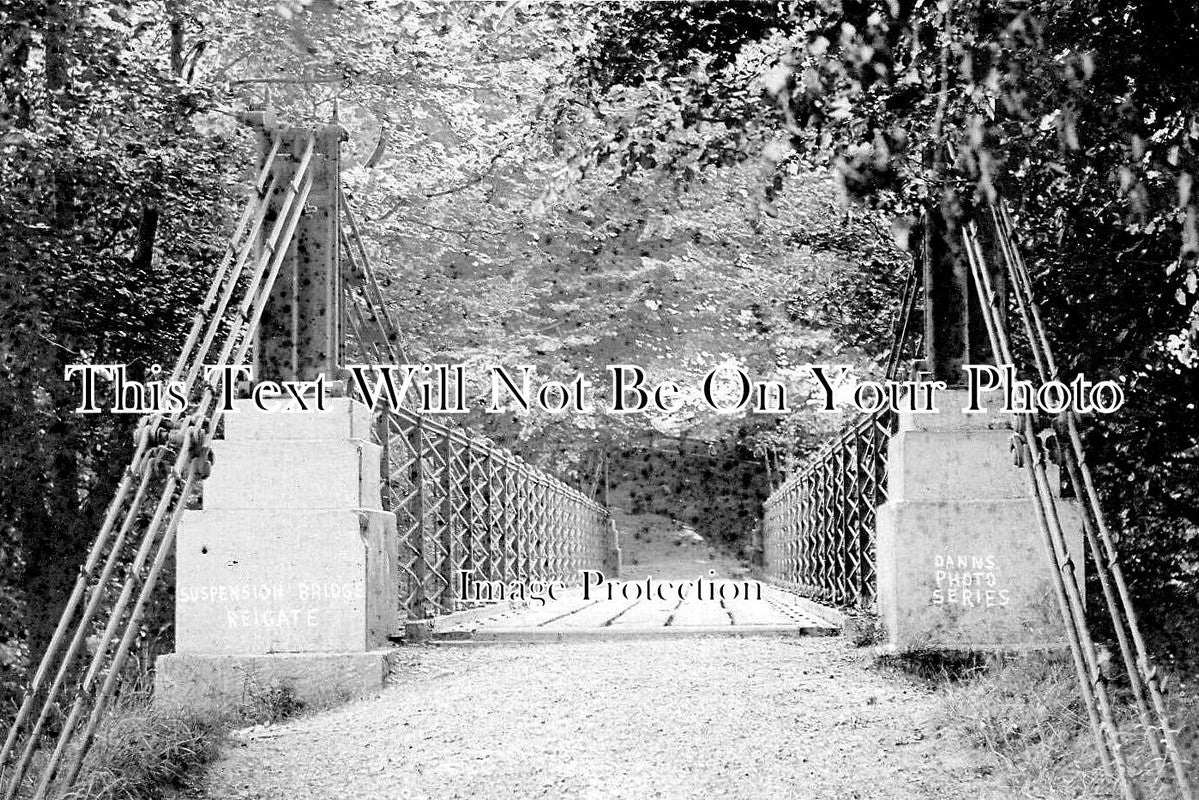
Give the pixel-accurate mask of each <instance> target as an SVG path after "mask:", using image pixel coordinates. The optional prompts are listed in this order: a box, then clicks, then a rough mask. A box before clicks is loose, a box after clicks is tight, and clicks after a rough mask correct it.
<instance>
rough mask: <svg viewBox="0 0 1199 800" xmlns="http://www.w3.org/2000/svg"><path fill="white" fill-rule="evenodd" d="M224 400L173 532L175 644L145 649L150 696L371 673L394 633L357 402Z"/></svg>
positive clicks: (392, 527)
mask: <svg viewBox="0 0 1199 800" xmlns="http://www.w3.org/2000/svg"><path fill="white" fill-rule="evenodd" d="M326 405H327V407H328V408H327V410H326V411H323V412H317V411H309V412H295V413H287V412H275V413H267V412H263V411H260V410H258V409H256V408H255V407H254V406H253V405H252V404H251V403H249V402H248V401H238V404H237V408H236V411H234V412H231V413H229V414H228V415H227V416H226V419H225V438H224V439H223V440H219V441H217V442H215V443H214V445H213V453H214V457H215V458H214V469H213V474H212V477H211V478H210V479H209V480H207V481H205V483H204V487H203V508H202V509H199V510H189V511H187V512H185V513H184V515H183V519H182V522H181V524H180V526H179V532H178V537H177V539H176V545H175V556H176V581H175V653H174V654H173V655H169V656H164V657H162V658H159V659H158V663H157V676H156V680H155V689H156V692H157V694H158V697H159V699H160V700H161V701H162V702H166V703H173V704H177V705H180V704H181V705H186V706H209V707H212V706H218V707H220V706H224V707H227V708H233V707H236V706H238V705H240V704H243V703H245V702H247V701H251V700H252V699H253V697H252V695H253V693H254V691H255V690H256V689H257V690H264V689H270V688H273V687H278V686H283V687H288V688H290V689H291V691H293V692H294V693H295V695H296V697H297V698H298V699H300V700H303V701H305V702H307V703H319V704H324V703H328V702H330V701H333V700H338V699H345V698H350V697H357V696H360V695H362V694H364V693H369V692H373V691H375V690H377V689H378V688H379V687H380V686H382V684H383V676H384V673H385V671H386V669H385V667H386V665H385V660H386V659H385V656H386V652H387V650H386V648H387V647H388V645H389V643H390V640H391V638H392V637H394V636H396V635H397V634H398V633H399V597H398V580H397V577H396V570H397V569H398V567H397V561H398V551H397V547H398V539H397V533H396V524H395V515H394V514H392V513H390V512H387V511H384V510H383V509H382V507H381V495H380V479H381V471H380V470H381V464H380V459H381V448H380V446H379V445H378V444H375V443H372V442H371V440H370V434H371V425H370V422H371V416H370V411H369V409H367V408H366V407H365V406H364V405H362V404H361V403H357V402H354V401H352V400H349V399H347V398H326Z"/></svg>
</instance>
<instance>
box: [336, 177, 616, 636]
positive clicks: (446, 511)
mask: <svg viewBox="0 0 1199 800" xmlns="http://www.w3.org/2000/svg"><path fill="white" fill-rule="evenodd" d="M340 202H341V205H342V209H343V214H344V215H345V218H346V220H347V222H349V229H348V230H346V231H343V235H342V246H343V254H344V255H345V256H346V262H347V265H348V267H349V268H350V272H351V274H350V275H349V276H348V277H349V278H350V279H349V280H346V281H345V282H344V294H345V296H344V299H345V303H344V311H345V316H346V322H347V329H348V330H349V331H351V332H352V333H353V336H352V337H350V340H349V341H348V344H349V345H350V346H356V347H357V348H358V350H359V355H360V356H362V357H363V358H367V359H373V360H374V362H375V363H376V364H382V363H386V364H397V363H406V361H407V359H406V355H405V354H404V353H402V352H401V349H400V348H401V342H400V336H399V326H398V325H397V324H396V323H395V322H394V321H393V320H392V319H391V315H390V313H389V312H388V310H387V308H386V306H385V304H384V298H383V295H382V292H381V291H380V290H379V287H378V281H377V279H376V277H375V274H374V269H373V267H372V265H371V263H370V258H369V256H368V254H367V252H366V248H365V247H364V246H363V244H362V240H361V238H360V234H359V230H358V226H357V222H356V219H355V216H354V212H353V210H352V209H351V208H350V205H349V203H348V201H347V200H346V198H345V196H344V194H342V195H341V197H340ZM375 431H376V434H375V438H376V439H377V440H378V443H379V444H381V445H383V448H384V457H383V472H384V474H383V476H382V478H383V484H382V485H383V493H384V498H383V500H384V505H385V507H386V508H388V509H389V510H391V511H393V512H395V513H396V519H397V524H398V525H399V526H400V531H399V534H400V547H401V551H402V552H401V558H400V570H401V573H402V574H401V576H400V578H401V586H400V595H401V597H400V600H401V605H402V607H403V609H404V611H405V613H406V614H407V616H408V618H409V619H427V618H429V617H433V616H437V615H439V614H446V613H451V612H453V611H456V610H458V609H460V608H462V607H463V606H464V605H468V604H470V603H471V602H472V601H473V600H474V598H470V597H462V596H460V594H461V592H460V591H459V589H460V588H461V587H460V586H459V584H458V581H456V577H457V576H458V575H459V574H460V572H461V571H463V570H465V571H466V572H467V573H468V574H469V576H470V577H471V578H472V579H474V580H478V581H488V582H500V583H504V584H511V583H512V582H514V581H525V582H527V581H533V580H536V581H548V580H553V581H561V582H563V583H566V584H574V583H577V582H578V580H579V573H580V570H582V569H584V568H601V567H603V566H605V563H606V561H607V558H608V554H609V552H610V549H611V548H612V547H614V546H615V543H614V541H613V538H612V537H613V528H612V522H611V517H610V515H609V513H608V510H607V509H606V508H604V507H603V506H602V505H600V504H599V503H597V502H595V501H594V500H592V499H590V498H588V497H587V496H586V495H584V494H583V493H582V492H581V491H579V490H578V489H576V488H574V487H571V486H569V485H567V484H566V483H565V482H564V481H562V480H561V479H559V478H557V477H555V476H553V475H550V474H549V473H547V472H545V471H543V470H541V469H538V468H537V467H534V466H532V465H530V464H527V463H525V462H524V461H523V460H522V459H521V458H520V457H519V456H517V455H515V454H513V453H512V452H510V451H508V450H506V449H504V448H502V447H500V446H498V445H497V444H495V443H494V442H492V441H490V440H488V439H487V438H486V437H481V436H476V435H473V434H470V433H468V432H467V431H465V430H463V429H462V428H461V427H459V426H458V425H455V424H454V423H453V422H451V421H442V420H438V419H434V418H433V417H431V416H429V415H427V414H422V413H418V412H416V411H415V410H413V409H410V408H406V407H401V408H397V409H387V410H386V412H385V413H380V414H379V415H378V418H377V420H376V423H375ZM496 497H498V498H499V501H498V502H493V498H496Z"/></svg>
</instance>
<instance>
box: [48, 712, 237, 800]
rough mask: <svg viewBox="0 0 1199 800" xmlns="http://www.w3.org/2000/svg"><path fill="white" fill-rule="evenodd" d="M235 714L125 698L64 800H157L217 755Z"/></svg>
mask: <svg viewBox="0 0 1199 800" xmlns="http://www.w3.org/2000/svg"><path fill="white" fill-rule="evenodd" d="M228 724H229V720H228V719H226V718H220V717H217V716H215V715H206V714H202V713H192V712H185V711H180V710H173V709H163V708H160V707H157V706H155V705H154V704H153V703H151V702H150V701H149V699H148V698H139V699H138V700H137V701H135V702H131V701H128V700H126V701H124V702H122V704H121V707H120V708H119V709H117V710H116V711H115V713H113V714H112V715H111V717H110V719H109V720H108V722H107V723H106V724H105V726H104V728H103V730H102V733H101V734H100V736H99V737H98V739H97V741H96V743H95V745H94V746H93V748H92V751H91V753H89V755H88V758H87V760H86V762H85V763H84V768H83V772H82V773H81V777H80V780H79V782H78V783H77V784H76V785H75V787H74V788H73V789H72V790H71V791H70V792H68V793H67V794H66V795H64V800H157V799H158V798H161V797H163V796H164V793H165V792H166V791H169V790H174V789H181V788H183V787H184V786H185V785H186V781H187V780H188V779H189V778H190V777H192V776H194V775H195V774H196V772H198V771H199V769H200V768H202V767H203V766H204V765H206V764H208V763H210V762H211V761H213V760H214V759H215V758H216V756H217V753H218V752H219V749H220V744H221V742H222V741H223V740H224V736H225V733H226V731H227V730H228Z"/></svg>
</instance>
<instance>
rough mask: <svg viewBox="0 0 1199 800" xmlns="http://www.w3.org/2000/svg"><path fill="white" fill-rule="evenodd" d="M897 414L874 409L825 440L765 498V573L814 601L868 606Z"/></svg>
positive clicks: (871, 600) (872, 596)
mask: <svg viewBox="0 0 1199 800" xmlns="http://www.w3.org/2000/svg"><path fill="white" fill-rule="evenodd" d="M894 424H895V422H894V414H892V413H889V412H888V413H878V414H871V415H869V416H867V417H865V418H863V419H862V420H861V421H859V422H858V423H857V424H855V425H853V426H852V427H850V428H848V429H847V430H845V431H844V432H843V433H841V434H840V435H839V436H837V437H836V438H834V439H832V440H831V441H829V442H827V443H826V444H825V445H824V446H823V447H821V448H820V450H819V451H818V452H816V453H815V454H814V455H813V456H812V457H811V458H809V459H808V460H807V461H806V462H805V463H804V464H803V466H802V467H800V469H799V470H798V471H797V472H796V473H795V474H794V475H792V476H791V477H790V478H788V479H787V481H786V482H785V483H784V484H783V485H782V486H780V487H779V488H778V489H776V490H775V491H774V492H773V493H772V494H771V495H770V497H769V498H768V499H767V500H766V503H765V519H764V522H763V542H762V548H763V559H764V570H763V571H764V573H765V575H766V577H767V578H770V579H772V580H776V581H779V582H780V583H783V584H786V585H788V586H791V587H792V588H794V589H796V590H797V591H799V592H801V593H803V594H805V595H808V596H810V597H812V598H814V599H817V600H821V601H824V602H827V603H833V604H835V605H839V606H848V607H853V608H859V609H870V608H872V607H873V606H874V601H875V596H876V593H877V592H876V574H875V515H876V512H877V509H878V507H879V505H881V504H882V503H883V502H885V501H886V499H887V442H888V440H889V439H890V437H891V434H892V432H893V431H894Z"/></svg>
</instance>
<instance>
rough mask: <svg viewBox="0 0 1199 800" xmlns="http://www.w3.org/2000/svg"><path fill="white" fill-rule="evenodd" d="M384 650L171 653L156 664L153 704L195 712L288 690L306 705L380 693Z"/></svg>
mask: <svg viewBox="0 0 1199 800" xmlns="http://www.w3.org/2000/svg"><path fill="white" fill-rule="evenodd" d="M389 654H390V651H388V650H372V651H368V652H364V653H273V654H271V655H195V654H190V653H174V654H172V655H167V656H162V657H160V658H159V659H158V661H157V662H156V674H155V676H154V696H155V700H156V702H159V703H162V704H165V705H169V706H183V707H185V708H188V709H195V710H209V709H211V710H230V709H235V708H239V707H245V706H251V705H253V704H254V702H255V700H256V697H258V696H259V695H260V693H261V692H263V691H265V690H269V689H273V688H276V687H286V688H288V689H289V690H291V691H292V692H293V693H294V695H295V697H296V699H297V700H299V701H301V702H302V703H304V704H305V705H308V706H323V705H330V704H333V703H339V702H344V701H346V700H353V699H356V698H359V697H363V696H366V695H369V694H372V693H374V692H377V691H379V690H380V689H382V688H383V683H384V681H385V679H386V677H387V670H388V657H389Z"/></svg>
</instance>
